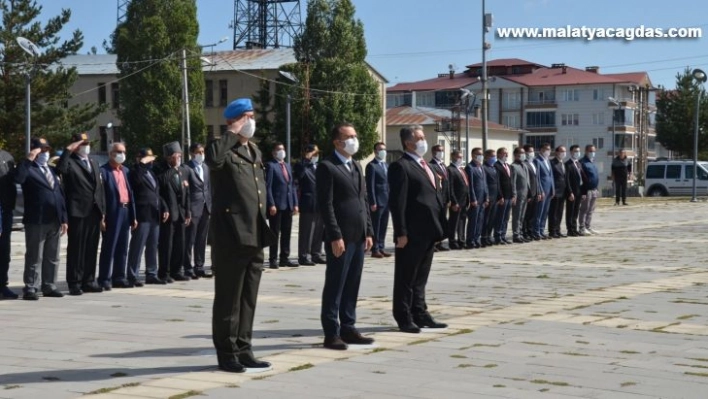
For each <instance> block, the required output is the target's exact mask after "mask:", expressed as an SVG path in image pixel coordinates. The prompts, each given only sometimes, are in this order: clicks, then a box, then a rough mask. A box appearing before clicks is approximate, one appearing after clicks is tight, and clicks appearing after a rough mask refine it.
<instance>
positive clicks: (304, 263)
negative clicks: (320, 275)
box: [297, 258, 317, 266]
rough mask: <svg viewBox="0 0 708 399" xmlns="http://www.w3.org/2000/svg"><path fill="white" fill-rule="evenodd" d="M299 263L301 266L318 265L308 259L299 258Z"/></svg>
mask: <svg viewBox="0 0 708 399" xmlns="http://www.w3.org/2000/svg"><path fill="white" fill-rule="evenodd" d="M297 263H299V264H300V266H315V265H316V264H317V263H315V262H313V261H311V260H309V259H307V258H299V259H298V260H297Z"/></svg>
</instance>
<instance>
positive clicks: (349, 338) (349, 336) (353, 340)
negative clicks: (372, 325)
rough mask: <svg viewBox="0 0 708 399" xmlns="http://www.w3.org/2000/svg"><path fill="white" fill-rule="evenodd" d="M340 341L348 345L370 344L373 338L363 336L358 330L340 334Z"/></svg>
mask: <svg viewBox="0 0 708 399" xmlns="http://www.w3.org/2000/svg"><path fill="white" fill-rule="evenodd" d="M342 341H344V342H346V343H347V344H350V345H371V344H373V343H374V339H373V338H369V337H365V336H363V335H361V333H359V331H352V332H350V333H343V334H342Z"/></svg>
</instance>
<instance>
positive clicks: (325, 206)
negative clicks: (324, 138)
mask: <svg viewBox="0 0 708 399" xmlns="http://www.w3.org/2000/svg"><path fill="white" fill-rule="evenodd" d="M352 165H353V166H354V169H355V170H354V173H352V172H350V171H349V169H347V165H345V164H344V163H343V162H342V160H341V159H339V157H337V156H336V155H332V156H330V157H329V158H327V159H325V160H324V161H323V162H321V163H320V164H319V166H318V167H317V203H318V204H319V206H320V214H321V215H322V220H323V221H324V225H325V237H326V239H327V241H329V242H332V241H336V240H339V239H344V243H345V245H346V244H349V243H355V242H362V241H363V240H364V239H365V238H366V237H373V235H374V229H373V227H372V225H371V215H370V213H369V202H368V200H367V199H366V184H365V182H364V175H363V173H362V169H361V165H360V164H359V163H358V162H356V161H354V162H352Z"/></svg>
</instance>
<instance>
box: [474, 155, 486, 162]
mask: <svg viewBox="0 0 708 399" xmlns="http://www.w3.org/2000/svg"><path fill="white" fill-rule="evenodd" d="M474 159H475V160H476V161H477V163H482V162H484V155H477V156H476V157H474Z"/></svg>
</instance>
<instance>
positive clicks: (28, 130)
mask: <svg viewBox="0 0 708 399" xmlns="http://www.w3.org/2000/svg"><path fill="white" fill-rule="evenodd" d="M17 44H19V45H20V47H21V48H22V50H24V51H25V52H26V53H27V54H29V55H30V56H31V57H33V58H34V59H36V58H37V56H38V55H39V47H37V45H36V44H34V43H32V42H31V41H30V40H28V39H25V38H24V37H18V38H17ZM31 86H32V69H31V68H28V69H27V75H26V76H25V151H26V152H27V153H28V154H29V152H30V136H31V135H32V103H31V100H32V91H31Z"/></svg>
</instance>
